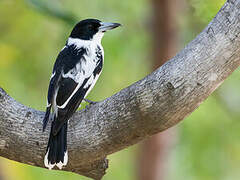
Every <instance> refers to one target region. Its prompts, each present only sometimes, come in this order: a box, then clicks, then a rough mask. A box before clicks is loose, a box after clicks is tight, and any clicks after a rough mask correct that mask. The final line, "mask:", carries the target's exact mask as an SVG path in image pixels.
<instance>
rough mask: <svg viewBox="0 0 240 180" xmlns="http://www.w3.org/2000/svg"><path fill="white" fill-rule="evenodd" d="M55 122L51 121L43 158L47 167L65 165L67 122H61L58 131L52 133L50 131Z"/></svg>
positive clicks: (66, 158)
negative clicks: (61, 124)
mask: <svg viewBox="0 0 240 180" xmlns="http://www.w3.org/2000/svg"><path fill="white" fill-rule="evenodd" d="M54 124H55V122H54V121H53V122H52V127H51V132H50V136H49V140H48V146H47V151H46V155H45V159H44V164H45V166H46V167H48V168H49V169H52V168H53V167H54V166H55V165H56V166H58V168H59V169H62V166H65V165H66V164H67V161H68V157H67V156H68V155H67V122H65V123H64V124H63V126H62V127H61V129H60V130H59V132H58V133H57V134H56V135H54V134H53V133H52V130H53V127H54Z"/></svg>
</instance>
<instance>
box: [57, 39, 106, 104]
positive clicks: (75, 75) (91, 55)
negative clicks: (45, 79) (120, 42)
mask: <svg viewBox="0 0 240 180" xmlns="http://www.w3.org/2000/svg"><path fill="white" fill-rule="evenodd" d="M71 44H74V45H75V46H76V47H85V48H86V49H87V52H88V53H87V54H85V55H83V59H85V60H80V61H81V62H79V63H78V64H77V65H76V66H75V67H74V68H73V69H71V70H70V71H68V72H67V73H66V74H64V73H62V77H64V78H71V79H73V80H74V81H75V82H76V83H78V85H77V87H76V88H75V89H74V91H73V92H72V94H71V95H70V96H69V98H68V99H67V100H66V101H65V102H64V104H63V105H61V106H57V107H58V108H61V109H63V108H65V107H66V106H67V104H68V102H69V101H70V100H71V98H72V97H73V96H74V94H75V93H76V92H77V91H78V90H79V88H80V87H81V86H82V84H83V82H84V80H85V79H87V78H89V79H88V81H87V82H86V84H85V85H84V88H87V87H88V86H89V85H90V88H89V89H88V91H87V93H86V95H87V94H88V93H89V92H90V91H91V89H92V88H93V86H94V85H95V83H96V81H97V79H98V77H99V75H97V76H96V77H95V78H94V76H93V71H94V69H95V68H96V67H97V64H96V63H97V62H96V61H95V59H96V53H95V50H96V48H97V46H99V47H100V48H101V50H102V53H103V48H102V46H101V44H96V43H93V42H91V41H84V40H80V39H74V38H69V39H68V45H71ZM86 95H85V97H86Z"/></svg>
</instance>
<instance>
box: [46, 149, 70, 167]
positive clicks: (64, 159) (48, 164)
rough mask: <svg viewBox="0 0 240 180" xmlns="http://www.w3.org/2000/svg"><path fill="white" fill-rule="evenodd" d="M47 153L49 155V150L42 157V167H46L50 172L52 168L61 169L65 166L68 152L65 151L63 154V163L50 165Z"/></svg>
mask: <svg viewBox="0 0 240 180" xmlns="http://www.w3.org/2000/svg"><path fill="white" fill-rule="evenodd" d="M48 153H49V149H48V151H47V153H46V155H45V157H44V165H45V167H47V168H48V169H49V170H51V169H52V168H54V166H57V167H58V168H59V169H62V168H63V166H66V165H67V162H68V152H67V151H66V152H65V153H64V158H63V162H62V161H59V162H55V163H53V164H51V162H50V161H49V159H48V158H49V157H48Z"/></svg>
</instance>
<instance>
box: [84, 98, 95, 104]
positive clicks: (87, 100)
mask: <svg viewBox="0 0 240 180" xmlns="http://www.w3.org/2000/svg"><path fill="white" fill-rule="evenodd" d="M83 100H84V101H85V102H87V103H89V104H90V105H94V104H97V103H98V102H96V101H91V100H89V99H83Z"/></svg>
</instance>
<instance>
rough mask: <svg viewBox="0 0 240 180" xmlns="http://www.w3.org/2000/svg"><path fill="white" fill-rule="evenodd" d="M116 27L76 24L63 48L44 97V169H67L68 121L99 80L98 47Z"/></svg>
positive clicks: (85, 22) (101, 56)
mask: <svg viewBox="0 0 240 180" xmlns="http://www.w3.org/2000/svg"><path fill="white" fill-rule="evenodd" d="M120 25H121V24H119V23H109V22H102V21H100V20H98V19H85V20H82V21H80V22H78V23H77V24H76V25H75V26H74V28H73V30H72V31H71V33H70V36H69V37H68V39H67V41H66V44H65V46H64V47H63V49H62V50H61V51H60V53H59V54H58V56H57V59H56V61H55V64H54V67H53V71H52V75H51V78H50V83H49V87H48V95H47V107H46V112H45V116H44V119H43V132H44V131H45V129H46V126H47V123H48V122H49V120H51V122H52V123H51V130H50V134H49V139H48V145H47V149H46V154H45V157H44V165H45V167H47V168H48V169H52V168H54V166H57V167H58V168H59V169H62V167H63V166H66V165H67V162H68V153H67V127H68V121H69V119H70V118H71V117H72V115H73V114H74V112H75V111H76V110H77V109H78V107H79V106H80V104H81V102H82V101H84V100H85V101H86V102H88V103H90V104H91V103H93V102H92V101H90V100H88V99H86V97H87V95H88V93H89V92H90V91H91V90H92V88H93V87H94V85H95V83H96V81H97V80H98V78H99V76H100V74H101V72H102V68H103V61H104V50H103V47H102V45H101V40H102V38H103V35H104V33H105V32H107V31H108V30H111V29H114V28H117V27H119V26H120Z"/></svg>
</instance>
